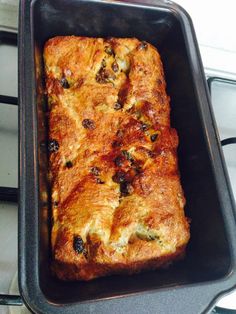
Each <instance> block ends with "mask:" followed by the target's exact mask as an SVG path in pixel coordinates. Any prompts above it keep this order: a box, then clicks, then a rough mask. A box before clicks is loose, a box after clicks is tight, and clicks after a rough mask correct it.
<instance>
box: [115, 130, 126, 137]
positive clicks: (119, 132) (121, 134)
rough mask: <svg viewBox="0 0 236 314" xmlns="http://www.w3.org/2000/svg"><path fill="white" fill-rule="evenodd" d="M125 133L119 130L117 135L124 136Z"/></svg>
mask: <svg viewBox="0 0 236 314" xmlns="http://www.w3.org/2000/svg"><path fill="white" fill-rule="evenodd" d="M123 135H124V132H123V131H122V130H118V131H117V132H116V136H118V137H123Z"/></svg>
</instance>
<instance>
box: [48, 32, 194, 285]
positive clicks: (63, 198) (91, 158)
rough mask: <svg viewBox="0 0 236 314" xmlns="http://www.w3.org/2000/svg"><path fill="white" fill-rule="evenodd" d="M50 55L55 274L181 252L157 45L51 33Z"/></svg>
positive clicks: (179, 195)
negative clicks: (58, 35)
mask: <svg viewBox="0 0 236 314" xmlns="http://www.w3.org/2000/svg"><path fill="white" fill-rule="evenodd" d="M44 60H45V70H46V90H47V94H48V102H49V106H50V115H49V137H50V141H49V145H50V150H51V153H50V170H51V177H52V183H51V184H52V207H53V218H54V224H53V228H52V248H53V256H54V261H53V269H54V271H55V273H56V274H57V276H58V277H59V278H61V279H64V280H90V279H93V278H96V277H99V276H104V275H108V274H113V273H121V272H126V273H134V272H138V271H140V270H143V269H155V268H157V267H160V266H162V265H164V264H167V263H170V262H171V261H173V260H174V259H177V258H180V257H181V256H183V254H184V249H185V246H186V244H187V242H188V240H189V225H188V222H187V219H186V218H185V215H184V205H185V199H184V195H183V191H182V188H181V184H180V178H179V173H178V162H177V146H178V136H177V133H176V131H175V130H174V129H171V127H170V105H169V97H168V96H167V95H166V91H165V88H166V84H165V79H164V74H163V67H162V63H161V59H160V56H159V54H158V52H157V50H156V49H155V48H154V47H153V46H152V45H150V44H147V43H145V42H140V41H138V40H137V39H135V38H131V39H130V38H124V39H119V38H111V39H108V40H105V39H102V38H97V39H96V38H86V37H75V36H67V37H55V38H52V39H50V40H49V41H48V42H47V43H46V45H45V49H44Z"/></svg>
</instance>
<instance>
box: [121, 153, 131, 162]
mask: <svg viewBox="0 0 236 314" xmlns="http://www.w3.org/2000/svg"><path fill="white" fill-rule="evenodd" d="M122 155H123V156H124V157H125V158H126V159H127V160H129V161H131V162H133V161H134V158H133V157H132V155H131V154H130V153H129V152H128V151H127V150H122Z"/></svg>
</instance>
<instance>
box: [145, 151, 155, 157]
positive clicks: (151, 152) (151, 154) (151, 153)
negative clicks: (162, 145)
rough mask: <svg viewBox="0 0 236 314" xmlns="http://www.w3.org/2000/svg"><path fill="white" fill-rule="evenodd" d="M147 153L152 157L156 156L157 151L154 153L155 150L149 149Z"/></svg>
mask: <svg viewBox="0 0 236 314" xmlns="http://www.w3.org/2000/svg"><path fill="white" fill-rule="evenodd" d="M147 154H148V156H149V157H150V158H153V157H155V153H154V152H153V151H151V150H148V151H147Z"/></svg>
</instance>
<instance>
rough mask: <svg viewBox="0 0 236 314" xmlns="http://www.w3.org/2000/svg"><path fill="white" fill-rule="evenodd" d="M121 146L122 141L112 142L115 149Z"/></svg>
mask: <svg viewBox="0 0 236 314" xmlns="http://www.w3.org/2000/svg"><path fill="white" fill-rule="evenodd" d="M120 146H122V143H121V142H120V141H113V142H112V147H113V148H116V147H120Z"/></svg>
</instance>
